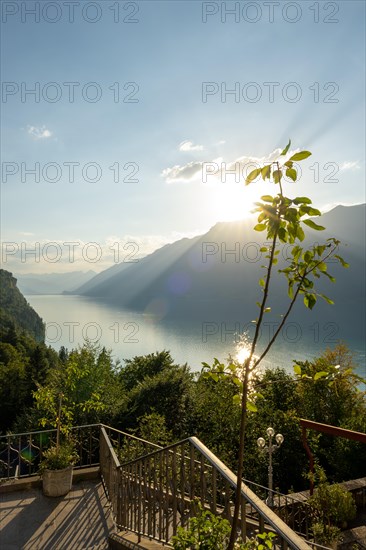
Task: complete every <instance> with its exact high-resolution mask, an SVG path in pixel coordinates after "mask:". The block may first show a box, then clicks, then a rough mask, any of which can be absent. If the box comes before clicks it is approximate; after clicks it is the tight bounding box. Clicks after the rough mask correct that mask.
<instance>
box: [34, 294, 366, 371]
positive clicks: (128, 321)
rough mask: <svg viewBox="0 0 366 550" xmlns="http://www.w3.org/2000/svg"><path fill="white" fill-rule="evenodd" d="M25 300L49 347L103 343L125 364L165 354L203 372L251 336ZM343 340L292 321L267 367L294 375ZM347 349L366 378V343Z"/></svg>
mask: <svg viewBox="0 0 366 550" xmlns="http://www.w3.org/2000/svg"><path fill="white" fill-rule="evenodd" d="M26 298H27V300H28V302H29V303H30V305H31V306H32V307H33V308H34V309H35V310H36V311H37V313H38V314H39V315H40V316H41V317H42V319H43V321H44V322H45V323H46V343H47V344H49V345H51V346H52V347H53V348H55V349H57V350H58V349H59V348H60V347H61V346H65V347H66V348H69V349H71V348H75V347H77V346H78V345H79V344H82V343H83V341H84V338H86V337H87V338H89V339H90V340H92V341H97V340H99V342H100V344H101V345H103V346H105V347H107V348H110V349H112V351H113V355H114V357H115V358H116V359H117V358H118V359H121V360H122V359H128V358H131V357H134V356H135V355H145V354H148V353H152V352H155V351H161V350H163V349H166V350H170V352H171V355H172V357H173V359H174V360H175V361H176V362H177V363H181V364H182V363H188V365H189V366H190V367H191V369H192V370H193V371H198V370H200V369H201V367H202V364H201V363H202V361H205V362H207V363H210V362H212V360H213V358H214V357H217V358H218V359H220V360H222V361H225V359H226V358H227V357H228V356H229V354H232V355H233V356H235V354H236V353H237V351H238V347H239V346H240V343H239V340H240V334H242V333H243V329H244V328H245V329H248V330H249V335H250V331H251V330H252V329H251V327H244V326H243V324H242V323H241V322H240V319H238V320H237V322H231V323H218V322H215V321H213V320H211V319H207V321H204V322H198V321H197V322H194V321H190V322H187V321H185V322H183V321H179V320H171V319H170V320H169V321H164V320H160V321H156V320H154V319H153V318H151V317H148V316H146V315H144V314H142V313H138V312H134V311H129V310H126V309H123V308H121V307H114V306H113V305H110V304H108V303H105V302H102V301H100V300H96V299H91V298H88V297H85V296H65V295H43V296H35V295H29V296H26ZM272 330H273V326H271V324H268V325H267V326H266V325H265V326H264V329H263V333H262V338H261V341H260V344H261V347H263V346H264V345H265V344H266V342H267V341H268V336H269V334H270V331H272ZM340 339H342V334H340V333H339V328H338V327H337V326H336V325H335V324H334V323H333V324H332V323H319V322H317V320H316V316H314V322H313V323H312V324H304V325H303V326H302V325H300V324H299V323H297V322H291V321H289V323H287V326H286V330H285V331H283V333H282V335H281V337H280V338H279V339H278V341H277V342H276V344H275V346H274V347H273V349H272V350H271V352H270V353H269V354H268V356H267V357H266V358H265V359H264V361H263V365H264V366H265V367H277V366H279V367H283V368H286V370H288V371H289V372H292V366H293V360H294V359H296V360H305V359H309V360H311V359H313V358H314V357H316V356H318V355H320V354H321V353H322V351H323V350H325V349H326V348H327V347H334V346H335V345H336V343H337V342H338V341H339V340H340ZM346 343H347V344H348V346H349V347H350V348H351V349H352V350H353V351H354V353H355V357H356V360H357V363H358V365H359V367H358V372H359V374H360V375H362V376H364V377H366V363H365V348H364V342H362V341H350V340H349V339H347V341H346Z"/></svg>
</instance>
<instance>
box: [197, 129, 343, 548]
mask: <svg viewBox="0 0 366 550" xmlns="http://www.w3.org/2000/svg"><path fill="white" fill-rule="evenodd" d="M290 146H291V140H290V141H289V143H288V144H287V146H286V147H285V148H284V149H283V150H282V152H281V153H280V154H279V156H278V158H277V160H275V161H273V162H271V163H268V164H265V165H264V166H262V167H260V168H256V169H255V170H253V171H252V172H251V173H250V174H249V175H248V176H247V178H246V181H245V183H246V185H249V184H254V185H255V181H256V180H258V179H262V180H264V181H265V182H266V180H268V182H273V183H274V184H276V185H277V186H278V193H277V194H276V195H275V196H271V195H264V196H262V197H261V202H258V203H256V209H255V212H257V213H258V220H257V221H258V223H257V224H256V225H255V226H254V230H255V231H259V232H266V236H267V239H266V241H267V243H268V246H264V247H262V248H261V252H263V253H265V259H266V264H265V265H264V266H262V268H263V269H264V274H263V276H262V277H261V278H260V279H259V286H260V289H261V299H260V300H259V301H258V302H257V306H258V308H259V313H258V316H257V318H256V319H255V321H254V323H255V331H254V336H253V339H252V342H251V343H250V344H249V350H248V354H247V357H246V358H245V359H244V361H243V363H242V365H238V363H237V362H231V363H230V364H229V365H224V364H222V363H220V362H219V361H218V360H217V359H215V360H214V364H213V365H212V366H211V367H210V366H209V365H207V364H206V363H204V368H205V369H207V375H208V376H211V377H212V378H214V379H215V380H218V379H219V378H220V377H225V376H230V377H231V378H232V380H233V381H234V382H235V384H236V385H237V386H238V389H239V392H238V395H237V396H236V400H237V401H238V402H239V403H240V405H241V421H240V434H239V452H238V468H237V487H236V495H235V507H234V516H233V522H232V528H231V534H230V541H229V545H228V550H233V548H234V544H235V539H236V536H237V525H238V517H239V510H240V496H241V482H242V476H243V459H244V449H245V434H246V426H247V414H248V410H252V411H253V410H255V409H256V406H255V397H256V396H255V395H253V394H252V393H251V391H250V378H251V376H252V374H253V372H254V371H255V370H256V369H258V367H259V366H260V364H261V362H262V360H263V359H264V357H265V356H266V355H267V353H268V352H269V350H270V349H271V347H272V346H273V344H274V342H275V341H276V339H277V337H278V335H279V334H280V333H281V331H282V328H283V327H284V325H285V323H286V321H287V319H288V317H289V315H290V313H291V311H292V309H293V307H294V305H295V302H296V301H297V300H298V298H299V297H300V296H301V297H302V298H303V302H304V305H305V307H306V308H308V309H310V310H312V309H313V308H314V306H315V305H316V303H317V300H318V298H321V299H323V300H325V301H326V302H328V303H329V304H332V303H333V302H332V300H331V299H330V298H328V297H327V296H325V295H324V294H322V293H319V292H318V291H317V289H316V286H315V283H316V281H317V280H318V279H320V278H322V277H327V278H328V279H330V281H332V282H334V281H335V279H334V277H333V276H332V275H330V274H329V273H328V263H329V261H330V260H332V262H335V261H336V262H339V263H340V264H341V265H342V266H343V267H348V264H347V263H346V262H345V261H344V260H343V258H342V257H341V256H340V255H339V254H337V252H338V248H339V244H340V241H339V240H337V239H335V238H329V239H327V240H326V241H325V242H324V243H323V244H318V243H316V244H313V245H312V246H310V247H305V246H303V244H302V243H303V241H304V239H305V232H304V226H307V227H310V228H311V229H314V230H316V231H323V230H324V229H325V228H324V227H323V226H321V225H318V224H317V223H316V222H314V220H313V219H312V218H313V217H316V216H320V215H321V212H320V211H319V210H318V209H316V208H314V207H313V206H312V201H311V200H310V198H308V197H303V196H300V197H295V198H290V197H288V196H286V195H285V194H284V189H283V186H284V185H283V178H284V175H286V178H287V179H289V180H292V182H296V181H297V179H298V173H297V169H296V163H298V162H301V161H302V160H304V159H306V158H308V157H309V156H310V155H311V153H310V152H309V151H300V152H298V153H295V154H293V155H292V156H290V158H288V156H289V153H288V152H289V149H290ZM281 243H288V244H290V245H293V246H292V248H291V252H290V255H289V257H288V258H287V264H286V267H284V268H283V269H277V268H276V267H275V266H276V264H277V263H278V254H279V246H280V244H281ZM276 269H277V271H278V272H279V273H280V274H281V275H282V276H284V277H285V278H286V280H287V294H288V303H287V305H286V306H285V308H284V311H282V312H281V313H280V319H281V320H280V322H279V324H278V328H277V330H276V331H275V332H274V334H273V336H272V337H271V338H270V339H269V342H268V343H267V345H266V346H265V348H264V349H263V350H262V351H261V352H260V353H257V350H258V341H259V336H260V333H261V327H262V324H263V320H264V317H265V315H266V313H268V312H270V311H271V307H270V306H269V302H270V297H271V290H272V282H273V277H274V275H275V271H276ZM326 374H327V373H324V376H325V375H326Z"/></svg>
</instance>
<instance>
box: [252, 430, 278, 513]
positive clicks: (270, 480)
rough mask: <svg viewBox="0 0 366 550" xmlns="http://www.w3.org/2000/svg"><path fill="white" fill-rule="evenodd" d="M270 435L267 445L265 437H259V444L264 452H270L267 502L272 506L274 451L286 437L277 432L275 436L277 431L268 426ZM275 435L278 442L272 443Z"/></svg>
mask: <svg viewBox="0 0 366 550" xmlns="http://www.w3.org/2000/svg"><path fill="white" fill-rule="evenodd" d="M266 432H267V435H268V445H266V441H265V439H264V438H263V437H259V438H258V439H257V445H258V447H259V449H260V450H261V451H263V452H268V457H269V461H268V489H269V492H268V498H267V504H268V506H269V507H271V508H272V506H273V467H272V453H274V452H275V451H276V450H277V449H278V448H279V447H280V446H281V445H282V443H283V442H284V439H285V438H284V437H283V435H282V434H277V435H276V436H275V431H274V429H273V428H267V430H266ZM273 437H275V440H276V443H277V445H276V443H272V439H273Z"/></svg>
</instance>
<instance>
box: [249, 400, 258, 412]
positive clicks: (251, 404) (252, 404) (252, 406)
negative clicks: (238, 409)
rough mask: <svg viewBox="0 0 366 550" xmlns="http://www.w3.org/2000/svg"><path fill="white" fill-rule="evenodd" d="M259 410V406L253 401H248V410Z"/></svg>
mask: <svg viewBox="0 0 366 550" xmlns="http://www.w3.org/2000/svg"><path fill="white" fill-rule="evenodd" d="M257 410H258V409H257V407H256V406H255V405H254V403H252V401H248V402H247V411H251V412H257Z"/></svg>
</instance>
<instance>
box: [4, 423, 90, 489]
mask: <svg viewBox="0 0 366 550" xmlns="http://www.w3.org/2000/svg"><path fill="white" fill-rule="evenodd" d="M99 431H100V424H88V425H85V426H75V427H73V428H71V435H72V437H73V440H74V442H75V449H76V452H77V454H78V457H79V458H78V461H77V462H76V464H75V468H87V467H89V466H98V465H99ZM55 444H56V429H51V430H39V431H35V432H25V433H20V434H8V435H2V436H0V479H5V480H8V479H17V478H21V477H28V476H35V475H38V473H39V464H40V462H41V460H42V458H43V453H44V451H46V450H47V449H49V448H50V447H51V446H52V445H55Z"/></svg>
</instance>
